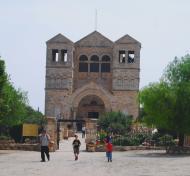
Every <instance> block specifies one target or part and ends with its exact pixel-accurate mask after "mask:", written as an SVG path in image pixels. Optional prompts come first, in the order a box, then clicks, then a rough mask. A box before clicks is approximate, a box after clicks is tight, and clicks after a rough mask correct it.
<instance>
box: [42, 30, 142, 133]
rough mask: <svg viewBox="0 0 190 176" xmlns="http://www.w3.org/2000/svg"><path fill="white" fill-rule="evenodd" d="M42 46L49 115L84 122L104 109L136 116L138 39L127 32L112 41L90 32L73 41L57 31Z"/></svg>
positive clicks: (138, 65)
mask: <svg viewBox="0 0 190 176" xmlns="http://www.w3.org/2000/svg"><path fill="white" fill-rule="evenodd" d="M46 44H47V58H46V85H45V115H46V116H47V117H57V116H61V117H64V119H83V120H87V119H91V118H92V119H94V118H98V117H99V116H100V115H101V114H102V113H104V112H108V111H122V112H124V113H126V114H129V115H132V116H133V118H137V117H138V113H139V104H138V101H137V94H138V91H139V72H140V49H141V44H140V43H139V42H138V41H137V40H135V39H133V38H132V37H130V36H129V35H125V36H123V37H122V38H120V39H119V40H117V41H115V42H112V41H111V40H109V39H108V38H106V37H105V36H103V35H102V34H101V33H99V32H97V31H94V32H92V33H91V34H89V35H87V36H86V37H84V38H82V39H81V40H79V41H77V42H75V43H74V42H72V41H71V40H69V39H68V38H66V37H65V36H63V35H62V34H58V35H56V36H55V37H53V38H52V39H50V40H48V41H47V43H46ZM77 128H78V129H79V130H80V129H81V124H77Z"/></svg>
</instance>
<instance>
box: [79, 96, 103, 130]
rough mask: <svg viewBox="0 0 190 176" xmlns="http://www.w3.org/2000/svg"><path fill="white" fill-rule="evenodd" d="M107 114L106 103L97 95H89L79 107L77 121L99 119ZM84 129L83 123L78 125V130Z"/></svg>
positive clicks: (82, 100)
mask: <svg viewBox="0 0 190 176" xmlns="http://www.w3.org/2000/svg"><path fill="white" fill-rule="evenodd" d="M104 112H105V105H104V102H103V101H102V99H101V98H100V97H98V96H97V95H87V96H85V97H83V98H82V99H81V101H80V102H79V105H78V109H77V114H76V119H82V120H87V119H98V118H99V116H100V115H101V114H102V113H104ZM81 129H82V123H77V130H79V131H80V130H81Z"/></svg>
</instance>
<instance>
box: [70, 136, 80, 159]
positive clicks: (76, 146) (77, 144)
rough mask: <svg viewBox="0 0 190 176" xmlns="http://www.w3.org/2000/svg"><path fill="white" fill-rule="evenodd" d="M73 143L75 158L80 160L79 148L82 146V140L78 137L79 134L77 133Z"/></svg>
mask: <svg viewBox="0 0 190 176" xmlns="http://www.w3.org/2000/svg"><path fill="white" fill-rule="evenodd" d="M72 145H73V152H74V155H75V160H78V155H79V148H80V145H81V143H80V140H79V139H78V136H77V135H75V139H74V141H73V143H72Z"/></svg>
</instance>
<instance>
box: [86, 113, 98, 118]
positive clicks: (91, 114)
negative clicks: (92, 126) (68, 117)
mask: <svg viewBox="0 0 190 176" xmlns="http://www.w3.org/2000/svg"><path fill="white" fill-rule="evenodd" d="M98 117H99V112H88V118H92V119H98Z"/></svg>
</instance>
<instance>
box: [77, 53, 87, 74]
mask: <svg viewBox="0 0 190 176" xmlns="http://www.w3.org/2000/svg"><path fill="white" fill-rule="evenodd" d="M79 72H88V57H87V56H86V55H81V56H80V58H79Z"/></svg>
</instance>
